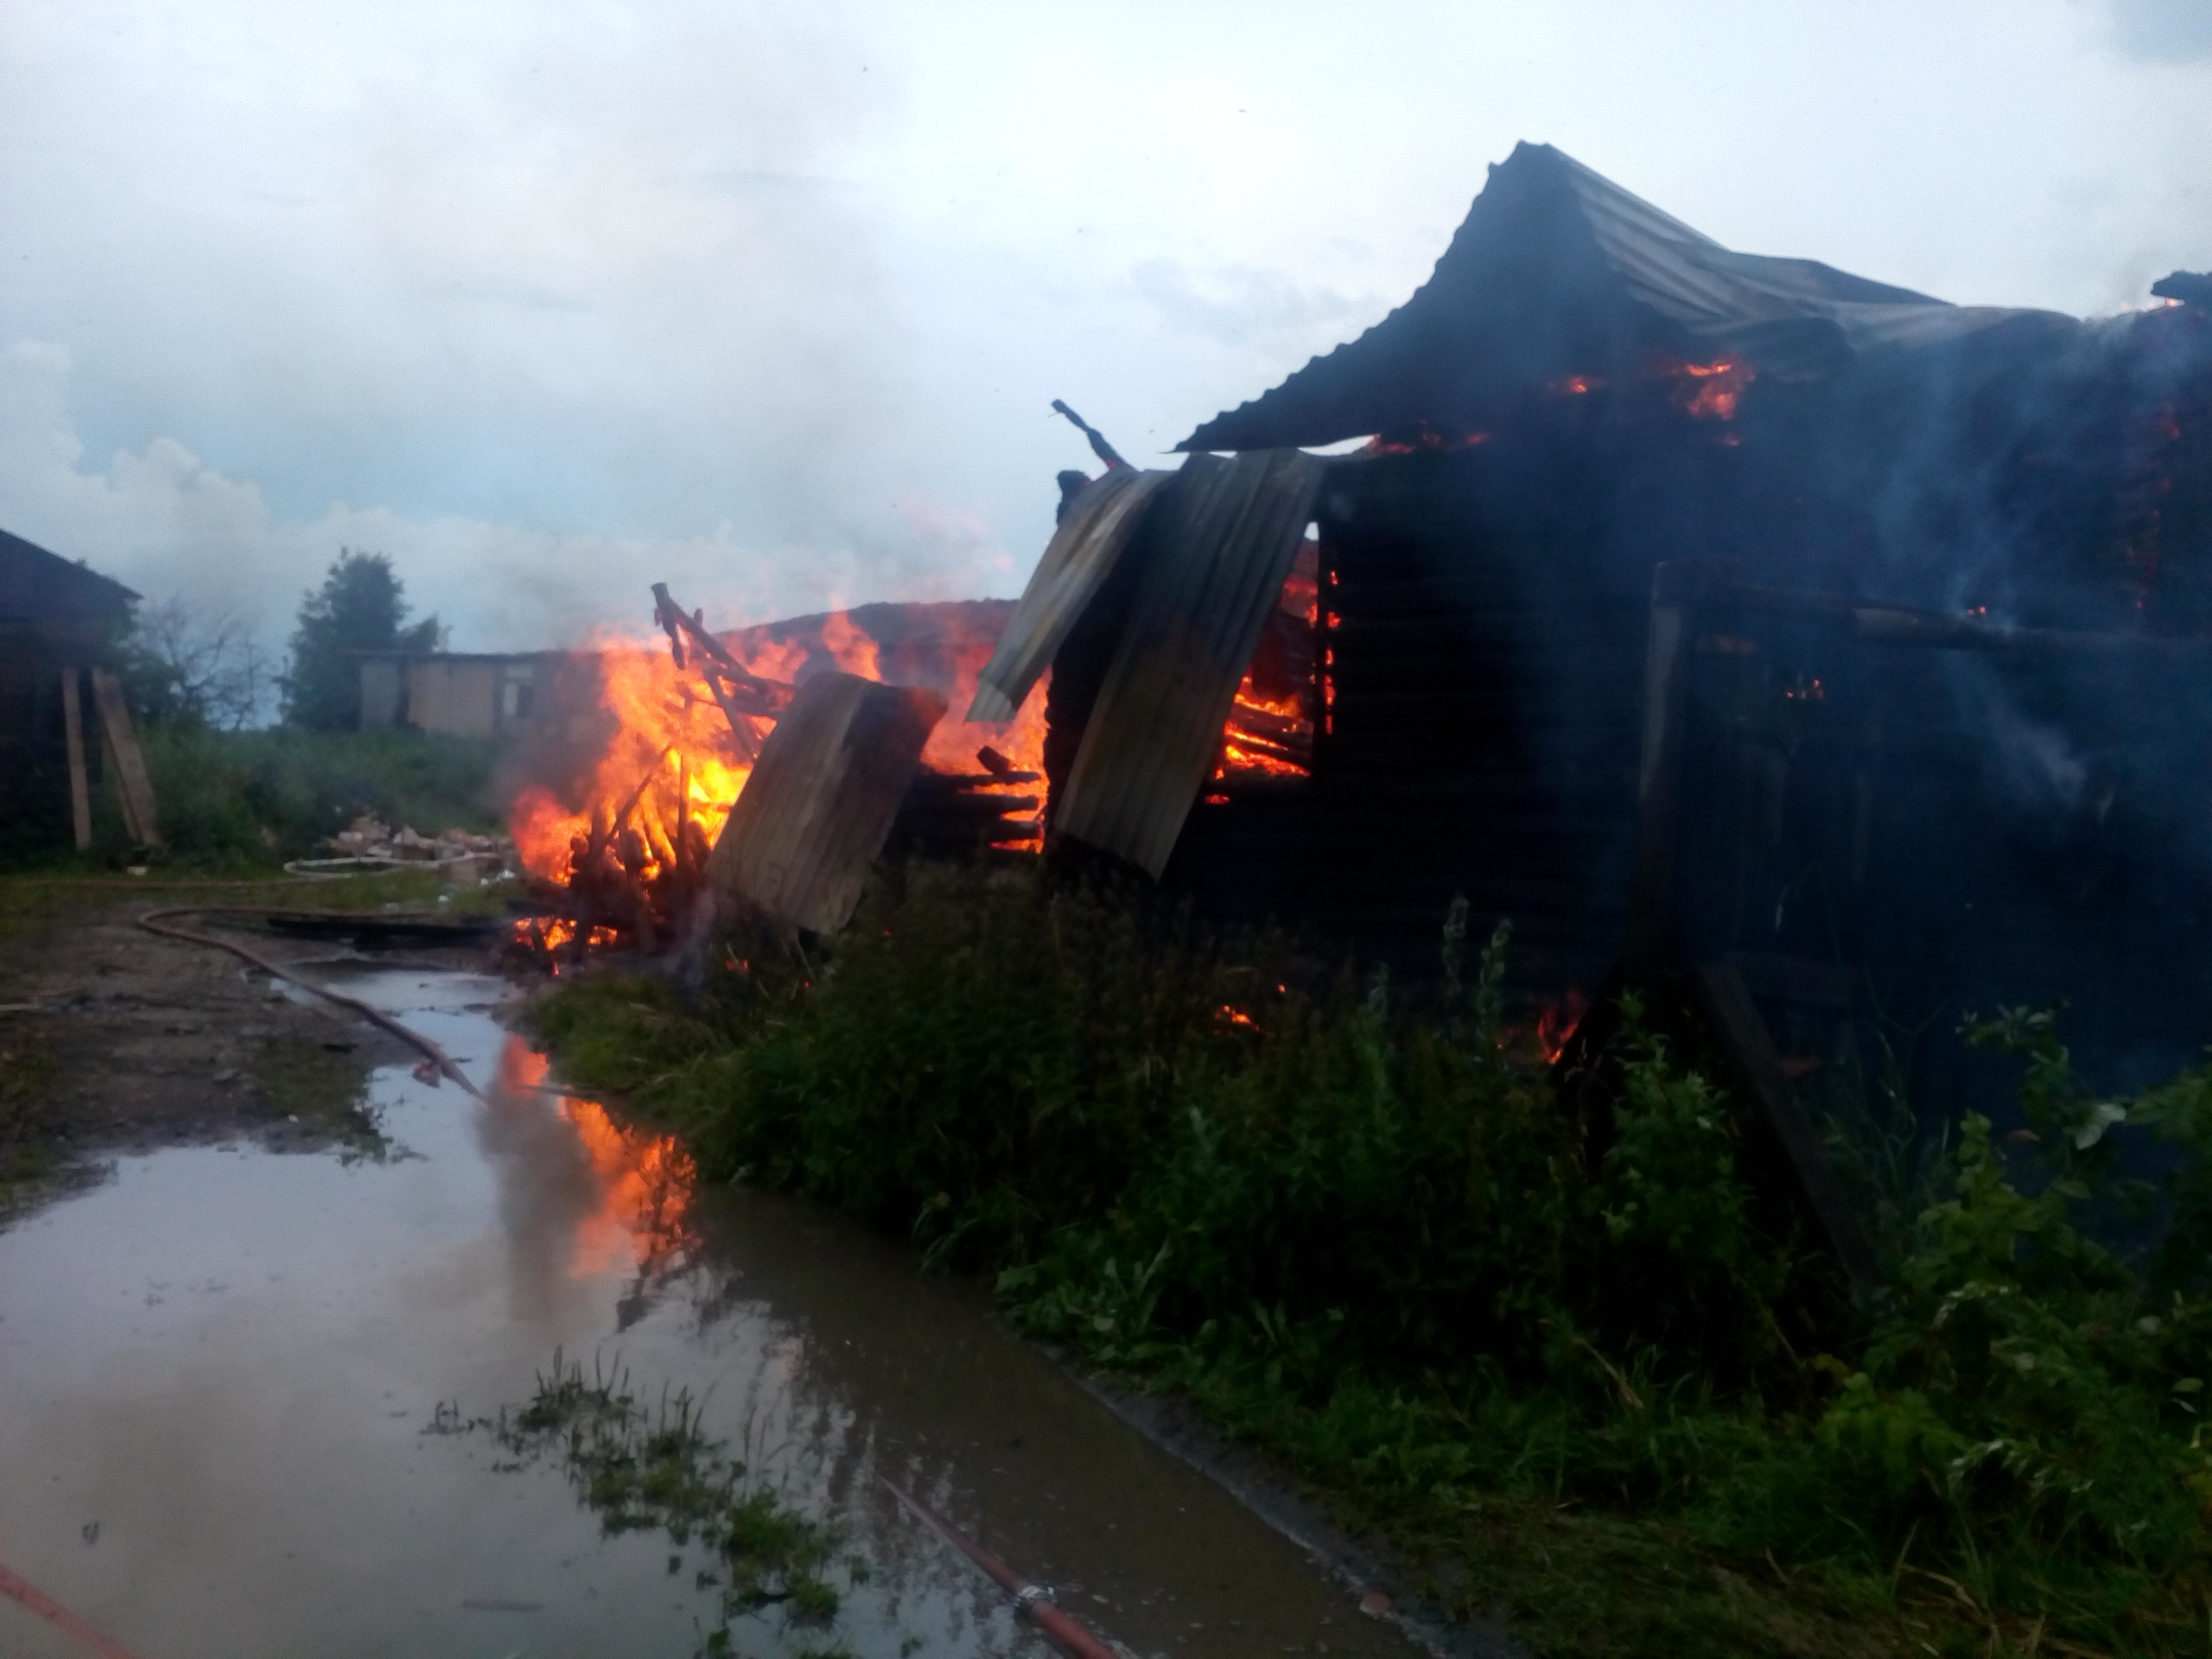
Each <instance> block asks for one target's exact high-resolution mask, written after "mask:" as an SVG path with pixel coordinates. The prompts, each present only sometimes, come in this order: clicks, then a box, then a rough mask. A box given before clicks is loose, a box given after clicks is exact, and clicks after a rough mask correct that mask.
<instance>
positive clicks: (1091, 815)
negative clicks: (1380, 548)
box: [1057, 449, 1321, 877]
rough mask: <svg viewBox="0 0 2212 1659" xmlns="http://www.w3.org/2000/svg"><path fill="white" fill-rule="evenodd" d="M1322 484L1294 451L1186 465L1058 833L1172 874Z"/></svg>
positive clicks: (1156, 537)
mask: <svg viewBox="0 0 2212 1659" xmlns="http://www.w3.org/2000/svg"><path fill="white" fill-rule="evenodd" d="M1320 476H1321V463H1320V462H1319V461H1316V460H1314V459H1313V457H1312V456H1310V455H1306V454H1300V452H1299V451H1297V450H1295V449H1279V450H1269V451H1261V452H1256V453H1254V454H1244V455H1240V456H1238V457H1237V458H1236V459H1235V460H1234V461H1222V460H1219V459H1217V458H1216V457H1214V456H1211V455H1193V456H1192V458H1191V460H1190V461H1189V462H1188V463H1187V464H1186V465H1185V467H1184V468H1183V470H1182V472H1180V473H1179V474H1176V480H1177V481H1176V485H1175V487H1174V489H1173V491H1172V492H1171V493H1169V494H1168V496H1167V497H1166V499H1165V500H1164V501H1163V504H1162V507H1161V516H1160V518H1156V519H1155V521H1154V529H1153V530H1152V531H1150V532H1148V534H1147V537H1146V539H1145V543H1144V546H1145V551H1144V555H1143V556H1144V558H1145V568H1144V569H1143V571H1142V572H1141V575H1140V576H1139V579H1138V588H1137V594H1136V597H1135V601H1133V603H1132V605H1131V607H1130V613H1129V620H1128V626H1127V628H1126V629H1125V630H1124V632H1123V633H1122V640H1121V644H1120V645H1118V646H1117V647H1116V651H1115V655H1114V661H1113V664H1112V665H1111V666H1110V667H1109V668H1108V670H1107V671H1106V678H1105V682H1104V683H1103V685H1101V687H1100V688H1099V693H1098V701H1097V702H1096V705H1095V706H1094V707H1093V708H1092V709H1091V713H1090V723H1089V725H1088V726H1087V727H1086V728H1085V729H1084V739H1083V747H1081V748H1080V749H1079V750H1078V751H1077V754H1076V760H1075V766H1074V768H1073V770H1072V771H1071V772H1070V773H1069V776H1068V780H1067V783H1066V785H1065V787H1064V789H1063V791H1062V803H1061V805H1060V808H1059V810H1058V817H1057V823H1058V828H1059V829H1060V831H1061V833H1063V834H1065V835H1069V836H1074V837H1075V838H1076V839H1077V840H1078V841H1081V842H1084V843H1086V844H1087V845H1089V846H1091V847H1095V848H1097V849H1099V850H1101V851H1103V852H1108V853H1112V854H1114V855H1116V856H1118V857H1121V858H1125V859H1127V860H1128V861H1129V862H1131V863H1132V864H1135V865H1137V866H1139V867H1140V868H1143V869H1145V870H1147V871H1149V872H1150V873H1151V874H1153V875H1154V877H1157V876H1158V875H1159V874H1160V871H1161V870H1163V869H1165V868H1166V865H1167V859H1168V855H1170V854H1171V853H1173V851H1174V849H1175V841H1176V838H1177V837H1178V836H1179V835H1180V834H1181V833H1182V829H1183V821H1184V819H1185V818H1186V817H1188V816H1189V815H1190V810H1191V804H1192V802H1193V801H1195V800H1196V799H1197V798H1198V791H1199V790H1200V789H1201V788H1203V787H1204V786H1205V780H1206V774H1207V771H1208V768H1209V767H1211V766H1212V764H1213V760H1214V755H1215V752H1216V751H1217V749H1218V748H1219V747H1220V743H1221V728H1222V725H1223V722H1224V721H1226V720H1227V719H1228V718H1229V710H1230V705H1231V704H1232V703H1233V702H1235V701H1236V687H1237V684H1238V683H1239V682H1240V681H1241V680H1242V679H1243V677H1244V671H1245V668H1246V667H1247V665H1248V664H1249V663H1250V661H1251V658H1252V652H1253V651H1254V650H1255V648H1256V647H1257V645H1258V644H1259V638H1260V630H1261V628H1262V626H1265V624H1266V621H1267V616H1268V611H1269V609H1270V608H1271V607H1273V606H1274V602H1275V599H1276V596H1277V594H1280V593H1281V589H1282V584H1283V582H1284V580H1285V578H1286V577H1287V576H1288V575H1289V574H1290V566H1291V562H1292V561H1293V560H1294V559H1295V558H1296V557H1297V556H1298V547H1299V543H1300V541H1302V540H1303V539H1304V537H1305V534H1306V524H1307V522H1308V521H1309V519H1310V518H1312V515H1313V495H1314V491H1315V489H1316V488H1317V487H1318V486H1319V481H1320Z"/></svg>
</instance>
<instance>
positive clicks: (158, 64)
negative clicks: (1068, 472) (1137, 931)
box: [0, 0, 2212, 647]
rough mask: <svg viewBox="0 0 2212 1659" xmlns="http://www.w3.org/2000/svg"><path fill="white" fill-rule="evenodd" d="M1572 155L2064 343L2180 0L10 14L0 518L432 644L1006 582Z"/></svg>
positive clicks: (1664, 201)
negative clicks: (1057, 480) (367, 595)
mask: <svg viewBox="0 0 2212 1659" xmlns="http://www.w3.org/2000/svg"><path fill="white" fill-rule="evenodd" d="M1524 137H1525V138H1529V139H1535V140H1541V141H1547V142H1549V143H1556V144H1558V145H1560V147H1561V148H1562V149H1566V150H1567V151H1568V152H1569V153H1570V154H1572V155H1573V156H1576V157H1577V158H1578V159H1580V160H1581V161H1583V162H1586V163H1588V164H1589V165H1591V166H1592V167H1594V168H1598V169H1599V171H1600V172H1603V173H1605V174H1606V175H1610V176H1611V177H1612V178H1614V179H1616V180H1618V181H1619V182H1621V183H1622V184H1624V185H1625V186H1626V187H1627V188H1630V189H1631V190H1634V191H1636V192H1637V193H1638V194H1642V195H1644V196H1646V197H1648V198H1649V199H1650V200H1654V201H1656V203H1658V204H1659V205H1660V206H1661V207H1664V208H1666V209H1667V210H1668V211H1669V212H1671V213H1675V214H1676V215H1677V216H1679V217H1681V218H1682V219H1687V220H1688V221H1689V222H1690V223H1691V224H1693V225H1695V226H1698V227H1699V228H1700V229H1701V230H1703V231H1705V232H1707V233H1709V234H1711V235H1713V236H1715V237H1717V238H1719V239H1720V240H1721V241H1723V242H1726V243H1727V244H1729V245H1732V246H1735V247H1738V248H1742V249H1745V250H1747V251H1753V252H1761V253H1784V254H1797V255H1806V256H1811V257H1818V258H1822V259H1826V260H1828V261H1830V262H1832V263H1834V264H1839V265H1841V266H1843V267H1845V268H1847V269H1849V270H1856V271H1859V272H1861V273H1863V274H1865V275H1867V276H1871V277H1878V278H1880V279H1883V280H1885V281H1890V282H1895V283H1904V284H1906V285H1908V286H1910V287H1915V288H1920V289H1925V290H1927V291H1929V292H1931V293H1935V294H1938V295H1941V296H1943V297H1945V298H1948V299H1956V300H1974V301H1986V302H2005V303H2014V304H2031V305H2044V306H2050V307H2055V308H2059V309H2063V310H2069V311H2073V312H2076V313H2094V312H2107V311H2112V310H2116V309H2119V308H2123V307H2126V306H2131V305H2136V304H2140V303H2142V302H2144V300H2145V290H2146V289H2147V287H2148V284H2149V283H2150V282H2151V281H2152V279H2153V278H2155V277H2158V276H2160V275H2162V274H2164V272H2165V271H2167V270H2172V269H2174V268H2176V267H2177V266H2182V267H2187V268H2190V269H2203V268H2205V267H2207V266H2212V0H2004V3H1995V4H1980V3H1943V0H1938V3H1934V4H1930V3H1928V0H1920V3H1916V4H1911V5H1899V4H1888V3H1851V4H1842V3H1838V4H1793V3H1775V0H1763V3H1745V4H1728V3H1712V4H1687V3H1679V4H1665V3H1643V4H1630V3H1582V4H1574V3H1549V4H1546V5H1543V6H1531V5H1529V4H1527V3H1525V0H1513V3H1504V4H1484V3H1459V4H1449V5H1446V4H1437V5H1420V4H1384V3H1370V4H1367V5H1364V6H1360V7H1346V6H1343V5H1341V4H1330V5H1319V4H1312V5H1308V4H1301V3H1293V0H1272V3H1267V4H1254V5H1243V4H1232V3H1219V0H1215V3H1208V4H1203V5H1192V4H1189V3H1184V4H1180V5H1166V4H1157V5H1156V4H1119V5H1116V4H1101V3H1096V0H1094V3H1090V4H1086V5H1080V6H1078V5H1073V4H1063V3H1045V0H1029V3H1022V4H1005V5H992V6H985V5H966V6H963V5H957V4H950V3H938V4H933V5H929V6H921V5H915V4H911V3H909V4H877V5H866V4H843V5H841V4H834V3H831V4H821V3H810V4H805V5H798V4H791V5H762V6H740V5H734V4H728V3H721V4H685V3H681V0H658V3H653V4H636V5H628V6H624V5H613V4H606V5H590V4H564V3H550V4H549V3H532V4H522V3H512V4H510V3H493V0H474V3H468V4H461V5H456V4H454V3H451V0H444V3H435V4H423V5H410V4H404V3H392V0H385V3H378V4H374V5H358V6H357V5H342V4H334V3H320V4H312V5H306V4H302V5H289V4H275V3H266V4H254V5H248V4H235V3H233V4H225V3H220V0H198V3H194V4H191V5H188V6H187V5H158V6H157V5H135V6H134V5H114V6H110V5H102V4H99V3H96V0H71V3H69V4H67V5H48V6H40V5H33V4H30V3H28V0H16V3H14V4H12V5H9V6H6V7H5V8H4V9H0V227H4V228H3V229H0V252H3V253H4V258H0V525H4V526H5V527H7V528H9V529H11V530H14V531H17V532H18V533H20V534H22V535H26V536H29V537H32V538H33V539H34V540H36V541H40V542H42V543H45V544H47V545H48V546H51V547H54V548H55V549H56V550H60V551H62V552H65V553H68V554H71V555H73V556H84V557H86V558H88V559H90V560H91V561H92V563H94V564H95V565H97V566H99V567H100V568H101V569H106V570H110V571H111V572H113V573H114V574H116V575H119V576H121V577H122V578H123V579H124V580H125V581H127V582H130V583H131V584H132V585H134V586H136V587H138V588H141V589H142V590H143V591H144V592H146V593H147V594H149V595H151V596H155V597H162V596H166V595H168V594H173V593H180V592H181V593H186V594H189V595H193V596H194V597H197V598H199V599H200V600H201V601H203V602H207V603H212V604H217V605H227V606H234V607H240V608H243V609H245V610H247V611H249V612H250V613H253V614H255V615H257V616H258V617H260V618H261V619H263V620H264V622H265V625H266V626H267V627H268V629H269V631H270V633H271V635H272V637H273V636H274V635H275V634H276V633H277V632H280V631H281V629H282V628H283V625H284V622H285V620H286V618H287V616H288V614H289V611H290V610H291V608H292V607H294V606H295V605H296V602H297V600H298V596H299V594H300V592H301V590H302V588H306V587H308V586H310V585H311V584H312V583H313V582H315V579H316V578H317V576H318V575H319V574H320V572H321V569H322V568H323V566H324V565H326V564H327V563H328V561H329V559H330V558H331V556H333V555H334V553H335V552H336V550H337V549H338V547H339V545H340V543H348V544H351V545H354V546H366V547H371V548H378V549H381V550H385V551H387V552H390V553H391V554H392V555H393V556H394V558H395V559H396V561H397V563H398V566H399V569H400V571H401V574H402V575H403V576H404V578H405V579H406V581H407V582H408V585H409V588H410V594H412V595H413V596H414V597H415V598H416V600H417V601H418V602H420V603H421V604H423V606H425V607H430V608H435V609H436V610H437V611H439V612H440V613H442V615H444V616H445V617H446V618H447V619H448V620H449V621H450V622H451V623H452V624H453V625H454V643H455V644H456V645H469V646H478V647H499V646H505V645H530V644H536V643H541V642H546V641H560V640H566V639H575V638H578V637H581V636H582V634H583V633H584V632H585V631H586V630H587V629H588V627H589V626H590V625H592V624H593V623H594V622H597V623H605V624H615V625H620V626H623V627H626V628H627V629H629V630H631V631H633V632H634V631H642V630H643V629H644V628H645V626H646V617H647V612H648V608H649V604H650V601H649V600H648V599H647V597H646V594H645V590H646V587H647V584H648V583H650V582H652V581H655V580H662V579H664V580H667V581H669V582H671V584H672V585H673V586H674V588H675V589H676V591H677V594H679V595H681V596H682V597H683V598H684V599H685V601H687V602H689V603H692V604H704V605H705V606H706V607H707V609H708V611H709V616H710V618H711V619H713V620H716V621H718V622H736V621H741V620H757V619H760V618H763V617H766V616H771V615H775V614H782V613H791V612H795V611H801V610H809V609H814V608H818V607H821V606H823V605H824V604H826V603H829V602H833V601H839V602H857V601H863V600H868V599H881V598H932V597H953V596H963V595H969V594H1010V593H1014V592H1017V591H1019V589H1020V584H1021V582H1022V581H1023V579H1024V577H1025V576H1026V575H1027V572H1028V569H1029V567H1030V565H1031V564H1032V563H1033V561H1034V559H1035V556H1036V554H1037V551H1038V550H1039V546H1040V545H1041V543H1042V541H1043V538H1044V537H1045V536H1046V533H1047V532H1048V531H1049V528H1050V523H1051V509H1052V500H1053V491H1052V474H1053V472H1054V471H1056V470H1057V469H1058V468H1059V467H1064V466H1070V465H1077V464H1081V463H1082V462H1083V461H1085V460H1087V456H1086V455H1085V454H1084V451H1083V449H1082V448H1081V446H1080V442H1079V441H1078V440H1077V438H1076V436H1075V435H1074V434H1073V433H1072V432H1071V431H1070V430H1069V429H1066V428H1065V427H1064V426H1062V425H1060V424H1059V423H1057V422H1055V421H1053V420H1052V418H1051V417H1050V416H1049V415H1048V414H1047V413H1046V405H1047V404H1049V402H1050V400H1051V399H1052V398H1053V397H1065V398H1067V399H1068V400H1069V401H1070V402H1071V403H1072V404H1075V405H1076V406H1077V408H1078V409H1080V410H1083V411H1084V414H1085V415H1087V416H1090V418H1091V419H1092V420H1093V421H1095V422H1096V423H1098V424H1099V425H1100V426H1102V427H1103V428H1104V429H1106V430H1108V431H1109V433H1111V434H1112V435H1114V436H1115V438H1116V441H1117V442H1119V443H1120V444H1121V445H1122V448H1124V449H1125V450H1127V451H1128V452H1129V453H1130V454H1132V456H1133V457H1134V456H1136V455H1138V454H1144V453H1150V452H1156V451H1158V450H1161V449H1164V448H1166V447H1167V446H1168V445H1169V444H1172V443H1173V442H1175V441H1176V440H1177V439H1179V437H1180V436H1181V435H1183V434H1184V433H1185V432H1186V431H1188V430H1189V429H1191V428H1192V426H1193V425H1195V424H1196V423H1198V422H1199V421H1200V420H1202V419H1204V418H1205V417H1206V416H1210V415H1211V414H1213V413H1214V412H1215V411H1216V410H1219V409H1221V408H1224V407H1225V406H1229V405H1233V404H1236V403H1239V402H1242V401H1243V399H1245V398H1247V397H1251V396H1254V395H1255V394H1256V393H1258V392H1259V391H1262V390H1263V389H1265V388H1266V387H1268V386H1269V385H1274V383H1275V382H1276V381H1278V380H1280V379H1281V378H1282V377H1283V376H1284V375H1285V374H1286V373H1287V372H1289V371H1290V370H1292V369H1294V368H1295V367H1297V366H1298V365H1300V364H1301V363H1302V362H1304V361H1305V360H1306V358H1307V357H1308V356H1310V355H1312V354H1313V353H1315V352H1319V351H1324V350H1326V349H1328V348H1329V347H1330V346H1333V345H1335V344H1337V343H1338V342H1339V341H1340V340H1345V339H1348V338H1350V337H1351V335H1352V334H1356V333H1357V332H1358V330H1359V329H1361V328H1363V327H1365V326H1366V325H1367V324H1369V323H1370V322H1372V321H1375V320H1376V318H1378V317H1379V316H1380V315H1382V314H1383V312H1384V311H1385V310H1387V309H1388V308H1389V307H1391V306H1393V305H1395V304H1396V303H1398V302H1400V301H1402V299H1403V298H1404V297H1405V296H1407V295H1408V293H1409V292H1411V291H1412V289H1414V287H1415V286H1416V285H1417V284H1418V283H1420V282H1421V281H1422V280H1423V279H1424V278H1425V277H1426V276H1427V272H1428V270H1429V267H1430V265H1431V264H1433V262H1434V260H1435V258H1436V257H1437V255H1438V254H1439V253H1440V252H1441V251H1442V250H1443V247H1444V245H1445V242H1446V239H1447V238H1448V237H1449V236H1450V234H1451V232H1452V229H1453V227H1454V226H1456V225H1457V224H1458V222H1459V219H1460V218H1461V216H1462V215H1463V214H1464V213H1465V211H1466V207H1467V204H1468V202H1469V200H1471V198H1472V197H1473V195H1474V194H1476V192H1477V191H1478V190H1479V189H1480V188H1481V186H1482V182H1483V177H1484V167H1485V165H1486V164H1487V163H1488V162H1492V161H1496V160H1498V159H1501V158H1502V157H1503V156H1504V155H1505V154H1506V153H1507V152H1508V151H1509V150H1510V149H1511V148H1512V146H1513V143H1514V142H1515V141H1516V139H1520V138H1524Z"/></svg>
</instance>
